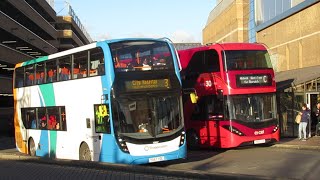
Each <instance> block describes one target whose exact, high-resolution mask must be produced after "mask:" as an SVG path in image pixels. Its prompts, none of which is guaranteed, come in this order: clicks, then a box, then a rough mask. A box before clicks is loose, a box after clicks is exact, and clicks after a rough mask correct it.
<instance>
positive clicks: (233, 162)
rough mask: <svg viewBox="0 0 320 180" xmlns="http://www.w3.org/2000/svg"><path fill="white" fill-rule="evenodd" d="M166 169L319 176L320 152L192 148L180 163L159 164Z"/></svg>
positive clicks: (294, 176)
mask: <svg viewBox="0 0 320 180" xmlns="http://www.w3.org/2000/svg"><path fill="white" fill-rule="evenodd" d="M156 165H157V166H161V167H164V168H167V169H175V170H186V171H190V170H197V171H203V172H206V173H210V174H229V175H235V176H237V175H250V176H252V177H260V178H270V179H276V178H284V179H286V178H289V179H308V180H311V179H319V177H320V153H319V151H310V150H297V149H287V148H274V147H247V148H239V149H233V150H227V151H225V152H219V153H218V152H215V151H203V150H201V151H192V152H189V153H188V159H187V160H186V161H185V162H183V161H182V162H179V163H167V162H166V163H162V164H161V163H159V164H156Z"/></svg>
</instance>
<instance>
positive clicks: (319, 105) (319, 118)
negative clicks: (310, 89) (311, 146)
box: [315, 102, 320, 136]
mask: <svg viewBox="0 0 320 180" xmlns="http://www.w3.org/2000/svg"><path fill="white" fill-rule="evenodd" d="M315 115H316V118H317V125H316V136H318V132H319V130H320V102H318V103H317V110H316V112H315Z"/></svg>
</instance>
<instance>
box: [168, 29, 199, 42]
mask: <svg viewBox="0 0 320 180" xmlns="http://www.w3.org/2000/svg"><path fill="white" fill-rule="evenodd" d="M169 38H170V39H171V40H172V42H174V43H193V42H200V40H196V38H195V37H194V35H192V34H190V33H187V32H185V31H182V30H177V31H175V32H173V33H172V34H171V35H170V37H169Z"/></svg>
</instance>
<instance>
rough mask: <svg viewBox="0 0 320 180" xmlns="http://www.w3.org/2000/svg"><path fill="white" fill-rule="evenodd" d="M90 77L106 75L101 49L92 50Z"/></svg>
mask: <svg viewBox="0 0 320 180" xmlns="http://www.w3.org/2000/svg"><path fill="white" fill-rule="evenodd" d="M89 65H90V72H89V75H90V76H96V75H104V74H105V68H104V57H103V51H102V49H101V48H95V49H92V50H90V64H89Z"/></svg>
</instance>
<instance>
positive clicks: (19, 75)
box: [15, 67, 24, 88]
mask: <svg viewBox="0 0 320 180" xmlns="http://www.w3.org/2000/svg"><path fill="white" fill-rule="evenodd" d="M15 74H16V76H15V88H20V87H23V85H24V67H20V68H17V69H16V70H15Z"/></svg>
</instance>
